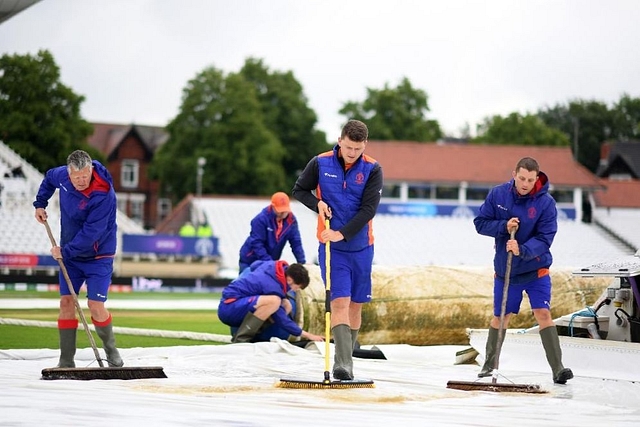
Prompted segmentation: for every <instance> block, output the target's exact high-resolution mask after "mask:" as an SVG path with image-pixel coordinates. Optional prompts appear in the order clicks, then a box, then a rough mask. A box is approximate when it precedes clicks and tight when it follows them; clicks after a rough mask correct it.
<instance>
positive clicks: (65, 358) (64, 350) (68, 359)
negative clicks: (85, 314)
mask: <svg viewBox="0 0 640 427" xmlns="http://www.w3.org/2000/svg"><path fill="white" fill-rule="evenodd" d="M58 332H59V333H60V361H59V362H58V368H75V367H76V362H75V361H74V360H73V358H74V357H75V355H76V332H77V329H58Z"/></svg>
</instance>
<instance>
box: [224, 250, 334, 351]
mask: <svg viewBox="0 0 640 427" xmlns="http://www.w3.org/2000/svg"><path fill="white" fill-rule="evenodd" d="M308 285H309V272H308V271H307V269H306V268H305V267H304V265H302V264H298V263H296V264H291V265H289V264H288V263H287V262H286V261H282V260H280V261H255V262H254V263H253V264H251V266H250V267H249V271H247V272H245V274H242V275H241V276H240V277H238V278H237V279H235V280H234V281H232V282H231V283H229V284H228V285H227V286H226V287H225V288H224V289H223V291H222V298H221V299H220V304H219V305H218V318H220V321H221V322H222V323H224V324H226V325H229V326H231V327H232V328H234V327H238V329H237V332H236V333H235V334H234V335H233V338H232V342H234V343H241V342H252V341H253V340H254V338H255V337H256V335H257V334H258V332H260V330H261V328H262V327H263V325H264V323H265V322H266V321H267V320H269V321H272V322H273V323H274V324H275V325H276V326H279V327H280V328H282V329H283V330H285V331H286V332H288V333H289V334H291V335H293V336H296V337H297V336H300V337H302V338H304V339H307V340H313V341H322V340H323V338H322V337H321V336H319V335H314V334H310V333H309V332H306V331H303V330H302V328H300V326H298V325H297V324H296V323H295V322H294V321H293V320H292V319H291V318H290V317H289V313H291V309H292V306H291V302H290V301H289V299H288V298H287V294H288V293H290V292H291V291H293V292H297V291H299V290H300V289H305V288H306V287H307V286H308Z"/></svg>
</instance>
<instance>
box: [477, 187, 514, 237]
mask: <svg viewBox="0 0 640 427" xmlns="http://www.w3.org/2000/svg"><path fill="white" fill-rule="evenodd" d="M495 192H496V189H495V188H494V189H492V190H491V191H490V192H489V194H488V195H487V198H486V200H485V201H484V203H482V205H481V206H480V211H479V213H478V215H477V216H476V217H475V218H474V219H473V224H474V225H475V227H476V231H477V232H478V234H482V235H483V236H489V237H494V238H495V237H498V236H500V235H506V234H508V231H507V220H506V219H502V218H500V215H499V214H498V213H497V212H496V203H497V202H496V200H495Z"/></svg>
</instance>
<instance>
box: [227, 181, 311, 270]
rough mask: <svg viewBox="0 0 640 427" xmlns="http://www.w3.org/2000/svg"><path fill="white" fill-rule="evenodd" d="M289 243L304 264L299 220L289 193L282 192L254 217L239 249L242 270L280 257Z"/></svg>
mask: <svg viewBox="0 0 640 427" xmlns="http://www.w3.org/2000/svg"><path fill="white" fill-rule="evenodd" d="M287 242H289V245H291V251H292V252H293V255H294V256H295V257H296V261H297V262H299V263H300V264H305V263H306V258H305V255H304V249H303V248H302V239H301V238H300V230H299V229H298V221H297V220H296V217H295V215H294V214H293V212H291V207H290V205H289V196H287V195H286V194H285V193H283V192H281V191H279V192H277V193H275V194H274V195H273V196H271V204H270V205H269V206H267V207H266V208H264V209H262V211H261V212H260V213H259V214H258V215H256V216H255V217H254V218H253V219H252V220H251V232H250V233H249V237H247V240H245V242H244V244H243V245H242V247H241V248H240V261H239V271H240V273H242V272H243V271H244V270H245V269H247V268H248V267H249V266H250V265H251V263H252V262H254V261H257V260H263V261H269V260H279V259H280V257H281V256H282V251H283V249H284V247H285V245H286V244H287Z"/></svg>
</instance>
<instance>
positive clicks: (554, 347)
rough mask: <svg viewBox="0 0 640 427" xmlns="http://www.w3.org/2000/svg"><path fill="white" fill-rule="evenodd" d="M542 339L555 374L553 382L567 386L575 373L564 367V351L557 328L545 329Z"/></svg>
mask: <svg viewBox="0 0 640 427" xmlns="http://www.w3.org/2000/svg"><path fill="white" fill-rule="evenodd" d="M540 339H541V340H542V346H543V347H544V352H545V354H546V356H547V361H548V362H549V366H551V372H553V382H554V383H556V384H566V383H567V381H568V380H570V379H571V378H573V372H572V371H571V369H569V368H565V367H564V366H563V365H562V349H561V348H560V338H558V330H557V329H556V327H555V326H550V327H548V328H544V329H542V330H541V331H540Z"/></svg>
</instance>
